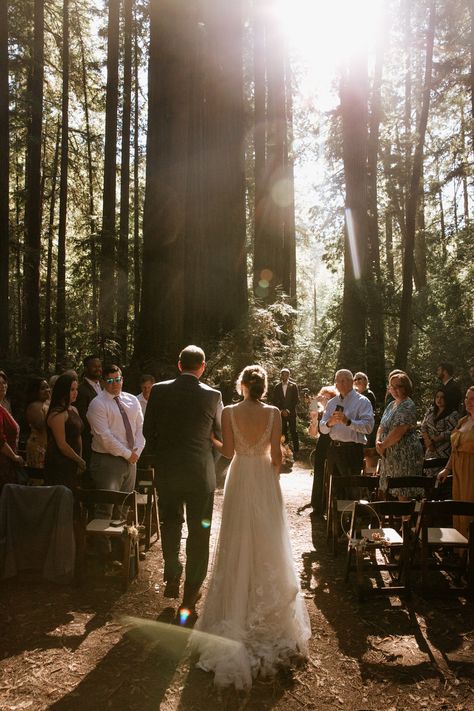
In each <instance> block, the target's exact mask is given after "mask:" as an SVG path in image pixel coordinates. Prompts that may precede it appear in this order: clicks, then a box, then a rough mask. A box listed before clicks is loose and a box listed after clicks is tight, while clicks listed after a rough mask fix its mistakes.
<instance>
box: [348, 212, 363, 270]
mask: <svg viewBox="0 0 474 711" xmlns="http://www.w3.org/2000/svg"><path fill="white" fill-rule="evenodd" d="M345 213H346V229H347V239H348V241H349V248H350V251H351V260H352V269H353V271H354V278H355V279H360V262H359V255H358V253H357V241H356V234H355V226H354V218H353V217H352V210H351V209H350V207H346V209H345Z"/></svg>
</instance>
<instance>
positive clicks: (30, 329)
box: [22, 0, 44, 360]
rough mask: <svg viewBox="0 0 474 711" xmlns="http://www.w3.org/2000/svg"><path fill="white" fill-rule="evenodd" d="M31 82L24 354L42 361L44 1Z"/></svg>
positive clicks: (37, 12) (39, 4)
mask: <svg viewBox="0 0 474 711" xmlns="http://www.w3.org/2000/svg"><path fill="white" fill-rule="evenodd" d="M31 54H32V56H31V73H30V79H29V92H28V93H29V97H30V107H29V120H28V135H27V156H26V204H25V245H24V260H23V293H22V301H23V309H22V311H23V318H22V321H23V323H22V350H23V354H24V355H25V356H27V357H29V358H32V359H34V360H38V359H39V356H40V349H41V329H40V293H39V291H40V289H39V282H40V258H41V197H40V196H41V130H42V123H43V78H44V2H43V0H35V4H34V37H33V44H32V49H31Z"/></svg>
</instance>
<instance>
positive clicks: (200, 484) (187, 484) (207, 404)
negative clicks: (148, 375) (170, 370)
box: [143, 374, 223, 493]
mask: <svg viewBox="0 0 474 711" xmlns="http://www.w3.org/2000/svg"><path fill="white" fill-rule="evenodd" d="M222 407H223V405H222V396H221V394H220V392H219V391H218V390H214V389H213V388H210V387H209V386H207V385H204V384H203V383H200V382H199V380H198V379H197V378H195V377H194V376H193V375H186V374H185V375H180V376H178V377H177V378H176V380H167V381H164V382H161V383H156V384H155V385H154V386H153V387H152V389H151V393H150V397H149V399H148V405H147V408H146V412H145V421H144V424H143V433H144V435H145V439H146V442H147V453H149V454H151V455H154V456H155V471H156V474H157V480H158V487H160V486H166V487H169V488H171V489H172V490H175V491H177V492H192V491H206V492H208V493H210V492H212V491H214V489H215V488H216V472H215V466H214V453H213V447H212V443H211V439H210V436H211V432H212V431H214V432H215V433H216V435H217V436H220V431H221V413H222Z"/></svg>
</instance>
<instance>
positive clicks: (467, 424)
mask: <svg viewBox="0 0 474 711" xmlns="http://www.w3.org/2000/svg"><path fill="white" fill-rule="evenodd" d="M464 406H465V408H466V412H467V415H466V417H463V418H462V419H461V420H459V423H458V425H457V427H455V428H454V430H453V431H452V433H451V456H450V458H449V460H448V463H447V464H446V467H445V468H444V469H442V470H441V471H440V472H439V474H438V480H439V481H440V482H443V481H445V480H446V477H447V476H448V474H452V475H453V499H455V500H456V501H474V385H471V387H470V388H468V390H467V392H466V397H465V399H464ZM453 519H454V526H455V528H457V530H458V531H459V532H460V533H462V534H463V536H466V538H468V536H469V524H470V522H471V520H472V519H470V518H468V517H467V516H454V517H453Z"/></svg>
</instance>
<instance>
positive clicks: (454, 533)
mask: <svg viewBox="0 0 474 711" xmlns="http://www.w3.org/2000/svg"><path fill="white" fill-rule="evenodd" d="M453 516H468V517H470V518H473V519H474V503H473V502H471V501H423V502H422V505H421V511H420V515H419V517H418V522H417V526H416V530H415V543H416V544H418V545H419V550H420V567H421V585H422V589H423V591H424V592H427V589H428V587H427V586H428V571H429V570H434V569H435V570H440V571H446V572H451V573H454V574H455V575H456V577H458V578H459V577H460V576H461V575H462V574H464V573H465V574H466V578H467V588H468V589H469V591H470V592H471V594H472V593H474V521H471V523H470V525H469V538H466V537H465V536H463V535H462V533H460V532H459V531H458V530H457V529H456V528H454V527H453V525H452V523H453V522H452V517H453ZM460 549H466V551H467V557H466V556H451V557H450V558H448V556H447V555H446V554H447V552H448V551H451V552H454V551H459V550H460ZM451 587H452V589H453V590H455V591H459V590H463V589H465V588H464V587H460V586H456V585H454V586H451Z"/></svg>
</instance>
